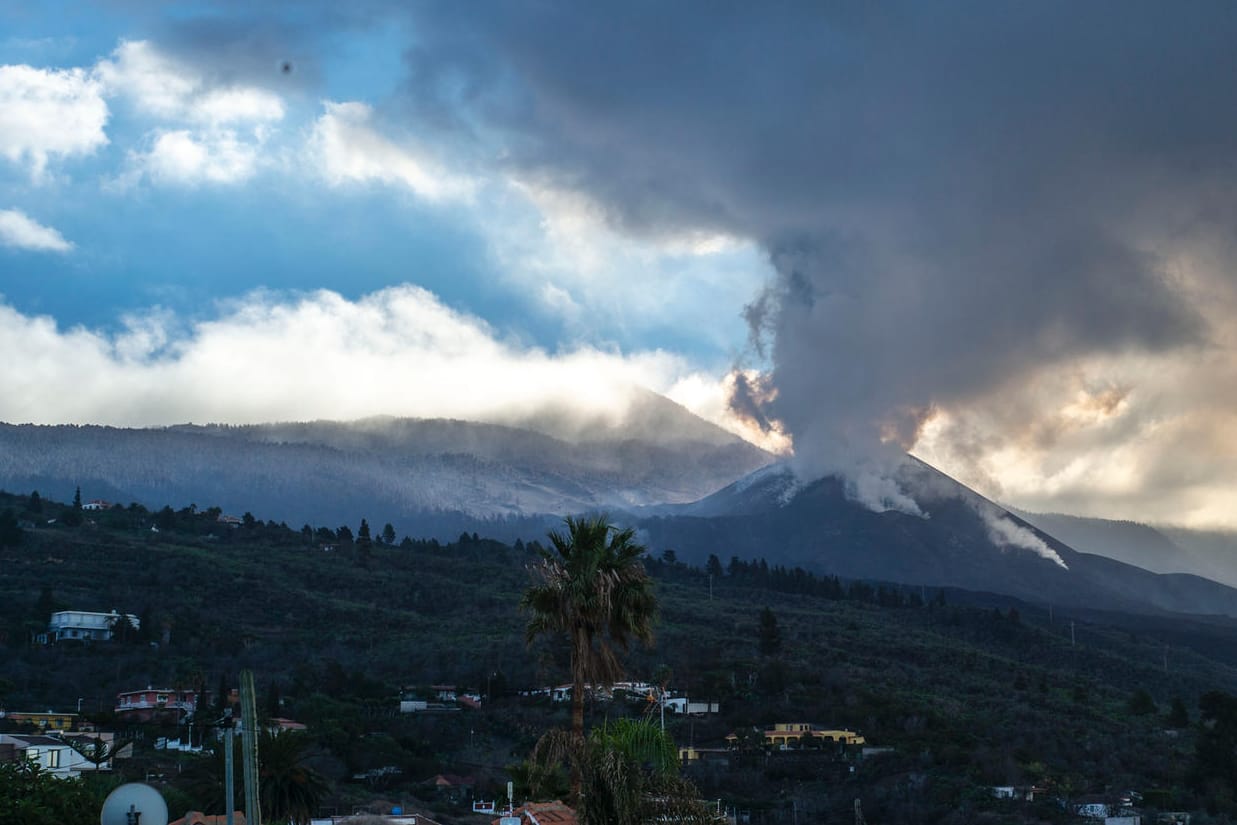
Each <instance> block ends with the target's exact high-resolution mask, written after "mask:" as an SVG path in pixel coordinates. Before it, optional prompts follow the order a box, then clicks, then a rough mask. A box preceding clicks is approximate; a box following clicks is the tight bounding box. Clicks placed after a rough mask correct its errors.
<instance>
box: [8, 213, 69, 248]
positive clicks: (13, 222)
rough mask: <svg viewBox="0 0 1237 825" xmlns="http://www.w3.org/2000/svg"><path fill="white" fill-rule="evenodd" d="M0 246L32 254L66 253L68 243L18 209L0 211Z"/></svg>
mask: <svg viewBox="0 0 1237 825" xmlns="http://www.w3.org/2000/svg"><path fill="white" fill-rule="evenodd" d="M0 246H7V247H11V248H13V249H28V250H31V251H34V252H68V251H69V250H71V249H72V248H73V244H72V242H70V241H66V240H65V239H64V236H63V235H61V234H60V233H59V232H57V231H56V230H55V229H53V228H52V227H50V226H44V225H43V224H41V223H39V222H38V221H36V220H34V219H32V218H31V217H30V216H28V215H27V214H26V213H25V212H22V211H21V210H18V209H0Z"/></svg>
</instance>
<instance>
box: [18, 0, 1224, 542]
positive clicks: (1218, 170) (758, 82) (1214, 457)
mask: <svg viewBox="0 0 1237 825" xmlns="http://www.w3.org/2000/svg"><path fill="white" fill-rule="evenodd" d="M1235 41H1237V9H1235V8H1234V7H1232V6H1231V5H1230V4H1223V3H1208V2H1196V3H1191V4H1186V5H1171V4H1166V3H1140V2H1120V3H1115V2H1113V3H1105V2H1096V3H1088V4H1081V5H1080V4H1076V3H1063V2H1062V3H1057V2H1040V3H1034V4H1029V3H1012V2H1011V3H973V2H972V3H963V2H959V3H955V2H941V3H932V4H924V3H899V2H890V3H882V4H871V3H862V2H854V3H851V2H837V3H830V4H821V3H794V2H788V3H782V4H775V5H773V6H769V5H768V4H739V3H726V2H721V3H718V2H687V1H686V0H685V1H684V2H677V3H672V4H667V3H655V2H641V1H640V0H624V2H621V3H619V2H615V3H601V4H571V3H551V2H542V1H541V0H524V1H523V2H516V3H504V4H476V3H445V2H444V3H437V2H415V3H407V2H384V1H383V0H360V1H359V2H356V3H349V4H340V3H333V2H332V3H326V2H322V3H314V2H303V3H292V2H268V3H260V2H245V3H241V2H226V0H218V1H217V2H197V3H178V4H174V5H173V4H166V7H161V6H160V5H158V4H153V3H143V2H136V1H135V0H112V1H111V2H98V3H83V2H44V3H37V4H9V5H8V6H6V7H4V8H3V9H0V351H2V352H4V353H5V357H4V358H3V359H2V360H0V420H4V421H9V422H27V421H30V422H37V423H104V424H114V425H123V426H158V425H164V424H173V423H180V422H184V421H197V422H205V421H221V422H232V423H240V422H251V421H267V420H289V419H312V418H339V419H346V418H356V417H361V416H366V415H374V414H390V415H416V416H454V417H461V418H474V419H482V420H499V419H501V418H502V416H503V415H504V414H506V413H509V412H510V411H512V410H525V411H531V410H534V409H535V408H536V407H537V406H538V405H541V404H545V403H550V402H554V403H561V402H564V401H566V402H568V403H571V404H574V405H577V406H579V407H581V408H582V409H585V410H591V411H597V410H603V411H610V412H613V413H615V414H621V409H622V407H623V404H624V403H625V400H624V399H625V398H627V397H628V396H627V394H626V388H627V387H629V386H632V385H639V386H644V387H648V388H650V389H653V390H655V391H658V392H662V393H665V394H667V395H668V396H669V397H671V398H672V399H674V400H676V401H678V402H679V403H682V404H684V405H685V406H686V407H688V408H689V409H691V410H693V411H695V412H697V413H698V414H700V415H702V416H704V417H706V418H708V419H710V420H713V421H716V422H718V423H719V424H721V425H723V426H726V427H728V428H730V429H732V430H733V431H735V432H740V433H742V434H743V435H745V436H746V437H749V438H752V439H753V440H756V441H758V442H759V443H762V444H765V445H767V446H771V447H775V448H778V449H783V450H785V449H789V448H790V445H793V463H794V466H795V467H796V468H797V469H798V470H799V471H800V472H801V474H802V475H803V476H804V477H814V476H819V475H821V474H825V473H838V474H841V475H842V476H844V477H845V478H847V479H848V482H849V487H850V490H851V492H852V494H853V495H855V496H856V497H857V498H858V499H860V500H862V501H864V502H866V503H868V504H869V505H871V506H873V507H877V508H886V507H895V508H900V509H908V510H913V509H914V502H913V501H910V500H908V498H907V491H906V490H904V489H902V488H901V486H900V483H899V481H898V476H897V467H898V465H899V464H900V462H901V461H902V460H903V456H904V455H905V453H906V451H910V452H911V453H912V454H914V455H916V456H918V457H920V458H923V459H924V460H926V461H928V462H930V463H932V464H934V465H936V466H938V467H940V468H941V469H942V470H944V471H946V472H948V473H950V474H951V475H953V476H954V477H956V478H958V479H959V480H960V481H962V482H963V483H965V484H968V485H970V486H972V487H974V488H975V489H977V490H979V491H980V492H982V493H984V494H986V495H988V496H990V497H992V498H995V499H997V500H999V501H1001V502H1005V503H1009V504H1014V505H1017V506H1020V507H1023V508H1026V509H1030V510H1040V511H1057V512H1068V513H1076V514H1085V515H1097V516H1104V517H1109V518H1121V519H1137V520H1142V521H1152V522H1159V523H1170V524H1187V525H1194V526H1205V527H1228V528H1237V507H1234V506H1233V505H1234V504H1237V413H1235V412H1234V411H1235V410H1237V404H1234V402H1235V401H1237V327H1235V325H1234V323H1233V318H1234V317H1235V313H1234V310H1237V275H1235V274H1234V273H1235V272H1237V268H1235V266H1234V264H1235V263H1237V261H1235V260H1234V252H1235V250H1234V230H1235V229H1237V186H1235V184H1237V162H1235V161H1237V151H1235V150H1237V122H1235V121H1237V105H1235V104H1237V100H1235V99H1234V96H1233V92H1232V89H1233V88H1234V79H1237V50H1234V49H1232V43H1233V42H1235Z"/></svg>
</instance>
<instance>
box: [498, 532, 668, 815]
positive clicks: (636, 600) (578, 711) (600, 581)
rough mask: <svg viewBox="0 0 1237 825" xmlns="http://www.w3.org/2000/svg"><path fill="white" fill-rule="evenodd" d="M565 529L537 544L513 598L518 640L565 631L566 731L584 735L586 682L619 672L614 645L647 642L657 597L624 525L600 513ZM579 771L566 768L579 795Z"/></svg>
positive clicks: (622, 647)
mask: <svg viewBox="0 0 1237 825" xmlns="http://www.w3.org/2000/svg"><path fill="white" fill-rule="evenodd" d="M565 523H566V526H567V532H566V534H562V533H559V532H552V533H550V534H549V540H550V545H551V549H549V550H547V549H544V548H539V550H538V552H539V555H540V556H541V559H540V561H539V562H538V563H537V564H536V565H535V566H534V567H533V573H534V576H535V578H536V581H535V582H534V584H532V585H531V586H530V587H529V588H528V590H526V591H525V592H524V596H523V598H522V599H521V600H520V606H521V608H523V609H524V610H526V611H527V612H528V613H529V619H528V626H527V628H526V639H527V641H528V643H530V644H531V643H532V642H533V640H535V639H536V638H537V637H539V636H543V635H550V636H556V635H559V634H562V635H564V636H566V638H567V641H568V644H569V646H570V651H571V734H572V739H573V740H574V742H575V743H576V745H577V746H578V747H580V748H582V747H583V741H584V691H585V689H586V685H609V684H613V683H614V682H615V681H616V680H617V679H618V678H619V677H620V676H622V672H623V670H622V664H621V662H620V661H619V652H620V651H626V650H627V648H628V645H629V643H630V641H631V640H632V639H633V638H634V639H638V640H640V641H641V642H643V643H645V644H651V643H652V641H653V618H654V616H655V614H656V612H657V600H656V598H655V597H654V595H653V589H652V581H651V579H650V578H649V575H648V573H647V572H646V571H645V569H644V565H643V564H642V563H641V557H642V556H643V555H644V553H645V548H644V547H643V546H642V545H640V544H637V543H636V541H635V533H634V531H633V530H631V529H626V530H619V529H617V528H615V527H614V526H613V525H611V524H610V522H609V521H608V520H607V519H606V518H605V517H604V516H598V517H595V518H579V519H576V518H572V517H570V516H568V517H567V518H566V519H565ZM580 781H581V778H580V771H579V767H578V764H577V765H576V766H574V767H573V771H572V793H573V795H574V796H576V797H578V796H579V791H580Z"/></svg>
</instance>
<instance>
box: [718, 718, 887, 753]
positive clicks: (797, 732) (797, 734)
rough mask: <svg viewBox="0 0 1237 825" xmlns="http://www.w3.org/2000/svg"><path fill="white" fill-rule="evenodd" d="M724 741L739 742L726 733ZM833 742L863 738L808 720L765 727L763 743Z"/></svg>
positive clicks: (858, 742) (784, 745) (861, 740)
mask: <svg viewBox="0 0 1237 825" xmlns="http://www.w3.org/2000/svg"><path fill="white" fill-rule="evenodd" d="M726 742H727V743H729V744H730V746H731V747H735V746H736V745H738V743H739V737H738V735H737V734H734V733H731V734H729V735H727V737H726ZM826 742H833V743H837V744H841V745H863V744H865V740H864V738H863V737H862V736H860V735H859V734H857V733H855V732H854V731H852V730H833V729H826V728H819V727H817V726H816V725H813V724H810V723H808V722H778V723H777V724H776V725H773V726H771V727H768V728H765V730H764V743H765V745H766V746H768V747H773V748H779V749H784V748H799V747H805V746H806V747H811V746H813V745H818V744H824V743H826Z"/></svg>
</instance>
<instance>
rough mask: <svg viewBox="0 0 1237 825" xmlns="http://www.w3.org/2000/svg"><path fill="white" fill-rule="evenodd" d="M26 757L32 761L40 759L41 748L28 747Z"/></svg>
mask: <svg viewBox="0 0 1237 825" xmlns="http://www.w3.org/2000/svg"><path fill="white" fill-rule="evenodd" d="M26 758H27V759H29V760H30V761H31V762H38V761H39V749H38V748H26Z"/></svg>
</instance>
